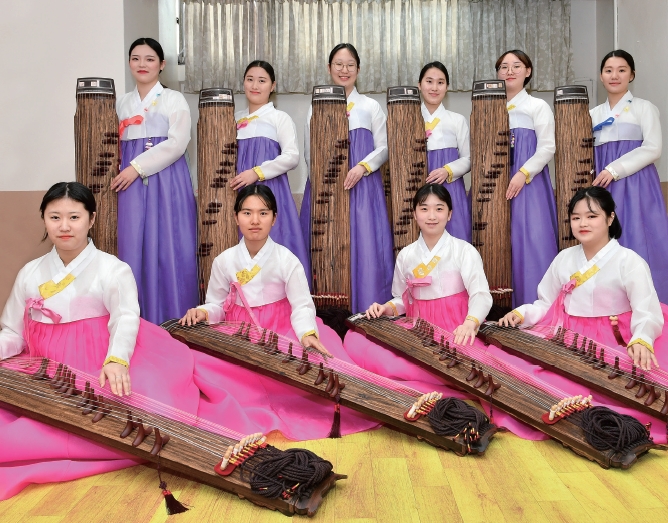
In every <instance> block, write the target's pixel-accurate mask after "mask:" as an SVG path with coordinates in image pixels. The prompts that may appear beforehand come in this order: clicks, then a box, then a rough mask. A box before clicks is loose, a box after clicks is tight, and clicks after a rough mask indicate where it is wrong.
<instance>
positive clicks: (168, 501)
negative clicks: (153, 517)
mask: <svg viewBox="0 0 668 523" xmlns="http://www.w3.org/2000/svg"><path fill="white" fill-rule="evenodd" d="M160 488H161V489H162V495H163V496H164V498H165V507H166V508H167V515H168V516H171V515H172V514H181V513H182V512H186V511H187V510H188V509H187V508H186V507H184V506H183V505H182V504H181V503H180V502H179V501H178V500H177V499H176V498H175V497H174V495H173V494H172V493H171V492H170V491H169V490H167V483H165V482H164V481H161V482H160Z"/></svg>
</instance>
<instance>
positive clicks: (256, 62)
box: [244, 60, 276, 84]
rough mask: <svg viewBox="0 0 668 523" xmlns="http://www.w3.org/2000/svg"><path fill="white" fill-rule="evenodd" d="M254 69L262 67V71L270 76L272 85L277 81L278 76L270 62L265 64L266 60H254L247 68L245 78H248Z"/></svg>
mask: <svg viewBox="0 0 668 523" xmlns="http://www.w3.org/2000/svg"><path fill="white" fill-rule="evenodd" d="M253 67H261V68H262V69H264V70H265V71H266V72H267V74H268V75H269V78H270V79H271V83H272V84H273V83H274V82H275V81H276V74H275V73H274V68H273V67H272V66H271V64H270V63H269V62H265V61H264V60H253V61H252V62H251V63H249V64H248V65H247V66H246V70H245V71H244V78H246V75H247V74H248V71H250V70H251V69H252V68H253Z"/></svg>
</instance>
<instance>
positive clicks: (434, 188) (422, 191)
mask: <svg viewBox="0 0 668 523" xmlns="http://www.w3.org/2000/svg"><path fill="white" fill-rule="evenodd" d="M430 194H433V195H434V196H436V198H438V199H439V200H441V201H442V202H444V203H445V204H446V205H447V206H448V209H450V210H452V196H450V192H449V191H448V190H447V189H446V188H445V187H443V186H442V185H441V184H440V183H428V184H427V185H423V186H422V187H420V188H419V189H418V191H417V192H416V193H415V196H413V210H415V209H417V208H418V206H419V205H422V204H423V203H424V202H425V201H426V199H427V198H429V195H430Z"/></svg>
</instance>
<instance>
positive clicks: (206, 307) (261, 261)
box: [181, 185, 378, 439]
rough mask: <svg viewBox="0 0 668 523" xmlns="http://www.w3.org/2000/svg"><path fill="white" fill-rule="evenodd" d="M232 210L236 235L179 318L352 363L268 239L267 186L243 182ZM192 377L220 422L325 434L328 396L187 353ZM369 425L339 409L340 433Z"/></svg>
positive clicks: (273, 215) (292, 261)
mask: <svg viewBox="0 0 668 523" xmlns="http://www.w3.org/2000/svg"><path fill="white" fill-rule="evenodd" d="M234 211H235V216H236V222H237V225H238V226H239V230H240V231H241V233H242V235H243V238H242V239H241V241H240V242H239V244H238V245H236V246H234V247H231V248H230V249H227V250H226V251H224V252H223V253H222V254H220V255H219V256H217V257H216V259H215V260H214V262H213V266H212V269H211V278H210V280H209V287H208V289H207V294H206V302H205V303H204V304H202V305H201V306H199V307H197V308H193V309H190V310H189V311H188V312H187V314H186V315H185V316H184V317H183V318H182V319H181V324H183V325H192V324H196V323H198V322H201V321H208V322H209V323H211V324H215V323H218V322H221V321H227V322H246V323H252V324H255V325H257V326H258V327H261V328H263V329H269V330H271V331H274V332H276V333H277V334H279V335H283V336H287V337H288V338H291V339H293V340H295V342H300V343H301V344H302V345H303V346H305V347H311V348H314V349H315V350H317V351H320V352H322V353H324V354H326V355H334V356H336V357H337V358H339V359H341V360H344V361H347V362H348V363H352V362H351V360H350V358H349V357H348V356H347V355H346V353H345V351H344V349H343V345H342V343H341V339H340V338H339V337H338V335H337V334H336V333H335V332H334V331H333V330H331V329H330V328H329V327H327V326H325V325H324V324H323V323H322V321H321V320H320V319H319V318H316V315H315V305H314V304H313V300H312V298H311V293H310V291H309V288H308V283H307V281H306V274H305V272H304V267H303V266H302V264H301V263H300V262H299V260H298V259H297V257H296V256H295V255H294V254H292V253H291V252H290V251H289V250H288V249H287V248H285V247H283V246H282V245H280V244H278V243H276V242H274V241H273V240H272V239H271V237H270V231H271V228H272V227H273V225H274V223H275V222H276V219H277V204H276V199H275V197H274V195H273V193H272V192H271V190H270V189H269V188H268V187H267V186H264V185H250V186H247V187H245V188H244V189H242V190H241V191H240V192H239V194H238V195H237V199H236V202H235V206H234ZM195 383H196V384H197V386H198V387H199V388H200V389H201V390H202V393H203V395H204V397H203V399H202V402H201V404H200V409H199V413H200V416H202V417H204V418H206V419H209V420H211V421H214V422H221V420H226V426H230V427H231V428H234V429H235V430H237V431H239V432H244V433H252V432H256V431H261V432H265V433H266V432H270V431H272V430H280V431H281V432H282V433H283V434H284V435H285V436H286V437H288V438H290V439H313V438H323V437H327V435H328V434H329V432H330V429H331V427H332V419H333V411H334V410H333V409H334V407H333V404H332V402H331V401H327V400H325V399H323V398H320V397H316V396H314V395H313V394H310V393H308V392H304V391H301V390H299V389H298V388H296V387H293V386H291V385H287V384H285V383H281V382H279V381H277V380H274V379H272V378H268V377H264V376H262V375H260V374H258V373H256V372H253V371H250V370H248V369H245V368H242V367H240V366H238V365H235V364H232V363H228V362H226V361H223V360H220V359H217V358H214V357H212V356H209V355H207V354H204V353H195ZM377 425H378V423H377V422H376V421H373V420H370V419H368V418H366V417H364V416H363V415H361V414H358V413H356V412H354V411H351V410H348V409H346V408H345V407H341V433H342V434H349V433H352V432H358V431H360V430H366V429H369V428H372V427H375V426H377Z"/></svg>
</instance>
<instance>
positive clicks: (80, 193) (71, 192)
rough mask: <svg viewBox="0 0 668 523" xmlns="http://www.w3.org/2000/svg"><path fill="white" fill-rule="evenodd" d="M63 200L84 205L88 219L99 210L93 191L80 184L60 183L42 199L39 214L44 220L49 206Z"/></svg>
mask: <svg viewBox="0 0 668 523" xmlns="http://www.w3.org/2000/svg"><path fill="white" fill-rule="evenodd" d="M63 198H69V199H70V200H74V201H75V202H79V203H81V204H83V206H84V209H86V211H88V217H89V218H91V219H92V218H93V214H94V213H95V211H96V210H97V204H96V203H95V197H94V196H93V193H92V191H91V190H90V189H89V188H88V187H86V186H85V185H83V184H81V183H79V182H58V183H57V184H55V185H52V186H51V187H50V188H49V190H48V191H46V194H45V195H44V197H43V198H42V203H41V204H40V206H39V212H40V215H41V217H42V219H44V212H45V211H46V208H47V207H48V206H49V204H50V203H51V202H55V201H56V200H62V199H63ZM89 234H90V232H89ZM46 238H47V234H46V233H44V237H43V238H42V241H44V240H46Z"/></svg>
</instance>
